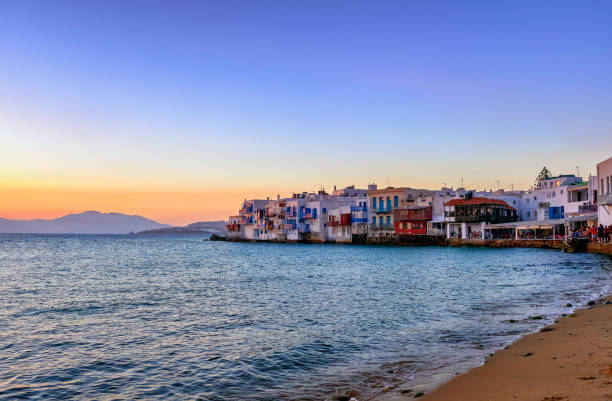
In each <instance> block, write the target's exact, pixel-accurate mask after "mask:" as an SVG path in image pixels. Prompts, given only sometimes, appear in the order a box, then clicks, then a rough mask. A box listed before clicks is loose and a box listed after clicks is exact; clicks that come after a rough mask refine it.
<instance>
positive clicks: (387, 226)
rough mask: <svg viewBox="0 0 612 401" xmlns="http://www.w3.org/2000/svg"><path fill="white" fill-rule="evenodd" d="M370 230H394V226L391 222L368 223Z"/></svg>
mask: <svg viewBox="0 0 612 401" xmlns="http://www.w3.org/2000/svg"><path fill="white" fill-rule="evenodd" d="M370 230H395V227H394V226H393V224H391V223H384V224H370Z"/></svg>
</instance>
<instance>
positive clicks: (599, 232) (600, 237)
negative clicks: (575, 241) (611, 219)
mask: <svg viewBox="0 0 612 401" xmlns="http://www.w3.org/2000/svg"><path fill="white" fill-rule="evenodd" d="M570 236H571V237H574V238H578V237H583V238H590V239H591V240H592V241H593V242H599V243H602V244H607V243H609V242H610V241H611V239H610V236H612V225H609V226H604V225H603V224H600V225H599V226H592V227H581V228H579V229H577V230H576V231H574V232H573V233H571V235H570Z"/></svg>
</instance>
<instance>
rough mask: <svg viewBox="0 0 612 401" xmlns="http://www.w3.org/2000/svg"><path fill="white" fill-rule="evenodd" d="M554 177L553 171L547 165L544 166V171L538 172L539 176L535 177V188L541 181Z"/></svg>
mask: <svg viewBox="0 0 612 401" xmlns="http://www.w3.org/2000/svg"><path fill="white" fill-rule="evenodd" d="M550 177H552V174H551V172H550V171H549V170H548V169H547V168H546V166H544V167H542V171H540V174H538V177H537V178H536V179H535V183H534V184H533V186H534V188H537V187H538V185H539V184H540V181H542V180H546V179H548V178H550Z"/></svg>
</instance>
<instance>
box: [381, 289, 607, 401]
mask: <svg viewBox="0 0 612 401" xmlns="http://www.w3.org/2000/svg"><path fill="white" fill-rule="evenodd" d="M611 299H612V297H608V298H605V299H602V300H599V301H597V302H596V304H595V305H593V306H589V307H588V308H587V309H580V310H577V311H576V312H575V313H573V314H570V315H569V316H567V317H562V318H560V319H559V320H558V321H557V323H555V324H553V325H551V326H548V327H546V328H544V329H542V331H540V332H538V333H533V334H529V335H527V336H525V337H523V338H521V339H520V340H518V341H517V342H515V343H513V344H512V345H510V346H509V347H507V348H506V349H503V350H500V351H498V352H496V353H495V354H494V355H492V356H491V357H490V358H489V359H488V360H487V362H486V363H485V364H484V365H482V366H480V367H477V368H474V369H472V370H470V371H469V372H467V373H465V374H462V375H460V376H457V377H455V378H453V379H452V380H450V381H448V382H447V383H445V384H443V385H442V386H441V387H439V388H438V389H436V390H434V391H433V392H431V393H430V394H425V395H422V394H419V393H418V390H415V391H413V392H412V393H411V394H406V396H395V397H392V398H391V399H392V400H394V401H395V400H397V401H399V400H406V399H410V398H414V396H415V395H416V396H417V398H419V399H421V400H424V401H463V400H465V401H468V400H469V401H502V400H504V401H506V400H521V401H531V400H533V401H588V400H598V401H601V400H604V401H606V400H612V304H610V300H611Z"/></svg>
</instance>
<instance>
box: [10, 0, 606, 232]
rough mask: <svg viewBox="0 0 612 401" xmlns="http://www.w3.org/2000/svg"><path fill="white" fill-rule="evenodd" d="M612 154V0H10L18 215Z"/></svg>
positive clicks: (188, 206) (184, 210)
mask: <svg viewBox="0 0 612 401" xmlns="http://www.w3.org/2000/svg"><path fill="white" fill-rule="evenodd" d="M611 155H612V2H611V1H599V2H592V1H572V2H566V1H507V2H505V1H495V2H489V1H478V2H471V1H452V2H441V1H426V2H417V1H397V2H395V1H376V2H374V1H372V2H357V1H346V2H344V1H332V2H330V1H320V2H317V1H308V2H306V1H304V2H297V1H228V0H224V1H218V2H214V1H194V2H189V1H181V2H170V1H164V2H155V1H123V0H122V1H106V0H105V1H74V2H68V1H29V0H15V1H12V0H0V217H9V218H35V217H45V218H51V217H58V216H61V215H63V214H66V213H72V212H81V211H84V210H90V209H95V210H100V211H117V212H124V213H131V214H141V215H144V216H147V217H150V218H153V219H156V220H158V221H161V222H164V223H170V224H185V223H190V222H192V221H196V220H207V219H217V218H224V217H226V216H227V215H228V214H234V213H235V210H236V209H237V208H238V207H239V204H240V201H241V200H242V199H243V198H245V197H262V196H266V195H270V196H276V194H277V193H280V194H281V195H289V194H290V193H291V192H292V191H299V192H301V191H304V190H316V189H318V188H319V187H320V186H321V185H322V186H324V187H325V188H327V189H331V187H332V186H333V185H334V184H337V185H338V186H344V185H350V184H356V185H358V186H361V187H363V186H365V185H367V183H368V182H376V183H378V184H379V185H387V183H390V184H391V185H396V186H398V185H405V186H412V187H426V188H439V187H440V186H441V185H442V183H443V182H446V183H447V184H448V185H449V186H458V185H459V184H460V179H461V177H464V180H465V186H467V187H469V188H477V189H483V188H487V189H488V188H495V187H496V186H497V184H496V183H495V181H496V180H499V181H500V183H501V186H502V187H506V188H510V186H511V185H512V184H514V187H515V188H527V187H528V186H529V185H530V184H531V183H532V182H533V179H534V178H535V176H536V175H537V173H538V172H539V170H540V168H541V167H542V166H543V165H546V166H547V167H548V168H549V169H550V170H551V171H552V172H553V173H574V172H575V171H576V166H579V168H580V173H581V174H582V175H583V176H588V174H589V173H594V172H595V164H596V163H597V162H598V161H601V160H603V159H605V158H607V157H609V156H611Z"/></svg>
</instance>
